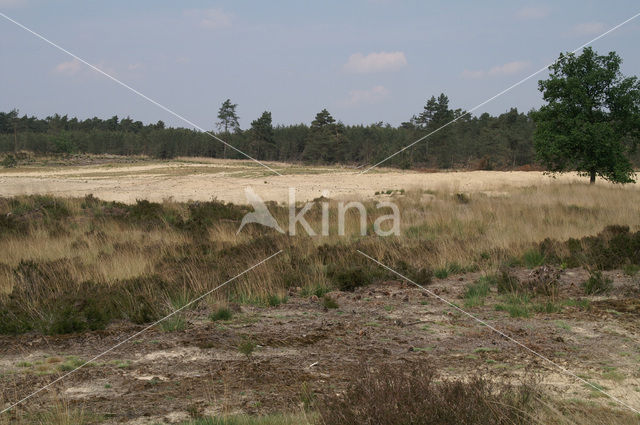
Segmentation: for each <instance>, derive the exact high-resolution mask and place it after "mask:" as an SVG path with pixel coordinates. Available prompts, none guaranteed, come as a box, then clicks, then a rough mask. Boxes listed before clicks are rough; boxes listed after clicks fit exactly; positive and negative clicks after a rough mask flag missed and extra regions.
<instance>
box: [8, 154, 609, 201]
mask: <svg viewBox="0 0 640 425" xmlns="http://www.w3.org/2000/svg"><path fill="white" fill-rule="evenodd" d="M270 166H272V167H273V168H274V169H276V170H278V171H279V172H281V173H283V174H284V175H282V176H276V175H273V174H272V173H270V172H269V171H268V170H266V169H264V168H262V167H260V166H259V165H257V164H253V163H247V161H231V160H201V161H189V162H186V161H168V162H161V163H157V162H152V163H140V164H134V165H131V164H127V165H122V164H117V165H114V164H99V165H87V166H69V167H54V168H37V167H24V168H18V169H11V170H2V171H0V196H15V195H24V194H51V195H56V196H74V197H77V196H84V195H87V194H90V193H91V194H93V195H94V196H96V197H98V198H101V199H105V200H110V201H120V202H127V203H131V202H135V200H136V199H148V200H152V201H161V200H163V199H169V198H172V199H174V200H176V201H189V200H210V199H212V198H216V199H219V200H222V201H227V202H233V203H246V199H245V195H244V191H243V188H244V187H248V186H251V187H252V188H253V189H254V190H255V191H256V193H258V194H259V195H260V196H261V197H262V198H263V199H264V200H270V201H276V202H286V201H287V200H288V194H289V188H291V187H293V188H295V189H296V199H297V200H299V201H306V200H311V199H314V198H318V197H320V196H322V195H323V191H328V194H327V193H325V196H328V197H331V198H338V199H340V198H346V197H349V198H351V199H353V198H354V197H355V198H361V197H371V196H373V195H374V194H375V192H377V191H385V190H390V189H393V190H399V189H404V190H411V189H424V190H428V189H431V190H443V189H444V190H450V191H454V192H479V191H481V192H488V193H490V194H499V193H501V192H502V191H503V190H506V189H508V188H510V187H526V186H534V185H542V184H553V183H554V182H565V183H566V182H573V181H575V182H585V181H586V179H584V178H581V177H579V176H577V175H575V174H567V175H563V176H559V177H557V178H555V179H554V178H551V177H549V176H547V175H544V174H543V173H541V172H524V171H511V172H501V171H469V172H439V173H425V172H419V171H397V170H391V169H380V170H377V169H376V170H373V171H372V172H370V173H366V174H359V171H358V170H355V169H347V168H338V167H310V168H301V167H297V166H294V165H285V164H281V163H271V164H270ZM600 184H605V183H602V182H601V183H600Z"/></svg>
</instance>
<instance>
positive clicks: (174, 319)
mask: <svg viewBox="0 0 640 425" xmlns="http://www.w3.org/2000/svg"><path fill="white" fill-rule="evenodd" d="M160 328H161V329H162V330H163V331H165V332H176V331H183V330H185V329H186V328H187V321H186V319H185V318H184V315H183V314H181V313H177V314H174V315H173V316H171V317H169V318H168V319H165V320H163V321H162V322H160Z"/></svg>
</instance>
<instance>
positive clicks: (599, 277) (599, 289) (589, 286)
mask: <svg viewBox="0 0 640 425" xmlns="http://www.w3.org/2000/svg"><path fill="white" fill-rule="evenodd" d="M612 283H613V281H612V280H611V279H609V278H608V277H606V276H603V274H602V272H601V271H600V270H593V271H591V273H590V276H589V279H587V280H586V281H585V282H584V283H583V284H582V288H583V289H584V293H585V294H587V295H596V294H604V293H606V292H609V290H610V289H611V284H612Z"/></svg>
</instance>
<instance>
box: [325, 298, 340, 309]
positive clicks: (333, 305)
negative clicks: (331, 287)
mask: <svg viewBox="0 0 640 425" xmlns="http://www.w3.org/2000/svg"><path fill="white" fill-rule="evenodd" d="M322 305H323V306H324V308H326V309H332V308H338V307H339V306H338V303H337V302H336V300H334V299H333V298H331V297H330V296H328V295H325V296H324V297H322Z"/></svg>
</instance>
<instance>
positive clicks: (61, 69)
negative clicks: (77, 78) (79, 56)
mask: <svg viewBox="0 0 640 425" xmlns="http://www.w3.org/2000/svg"><path fill="white" fill-rule="evenodd" d="M81 69H82V64H81V63H80V62H79V61H78V60H76V59H73V60H70V61H67V62H61V63H59V64H58V65H56V67H55V68H54V69H53V70H54V71H55V72H57V73H59V74H65V75H76V74H77V73H78V72H80V70H81Z"/></svg>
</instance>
